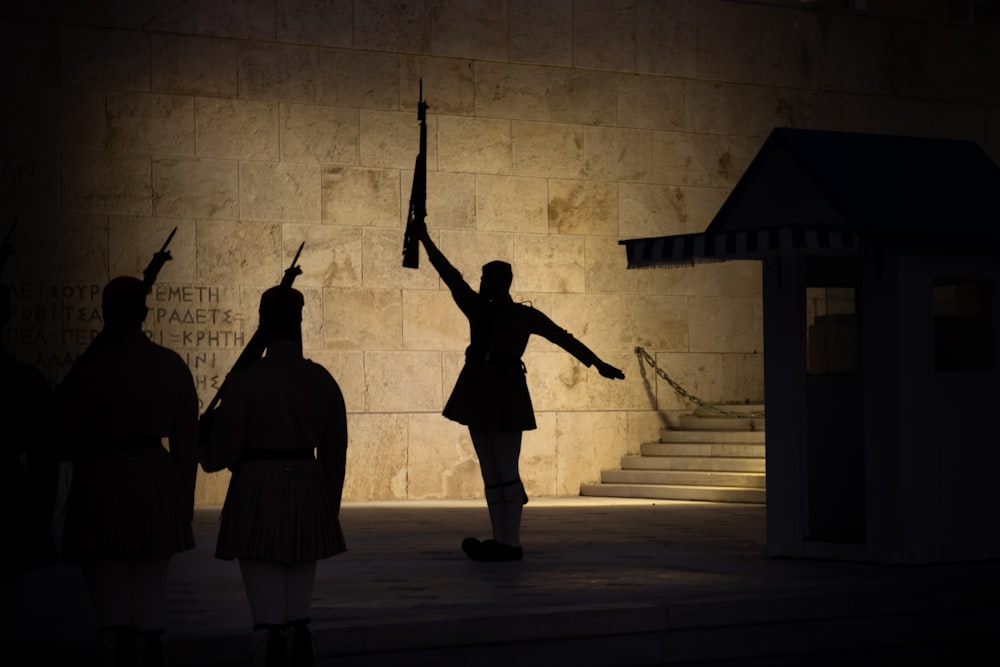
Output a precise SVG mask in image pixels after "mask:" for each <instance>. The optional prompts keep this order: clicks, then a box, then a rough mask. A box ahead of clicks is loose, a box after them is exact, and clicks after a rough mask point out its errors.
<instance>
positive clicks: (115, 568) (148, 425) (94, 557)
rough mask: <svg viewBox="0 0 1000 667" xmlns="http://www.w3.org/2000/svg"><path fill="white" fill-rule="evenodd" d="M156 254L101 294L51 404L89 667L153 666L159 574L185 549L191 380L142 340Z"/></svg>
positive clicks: (159, 657) (159, 620)
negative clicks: (84, 609)
mask: <svg viewBox="0 0 1000 667" xmlns="http://www.w3.org/2000/svg"><path fill="white" fill-rule="evenodd" d="M171 236H173V234H172V233H171ZM169 241H170V239H169V238H168V239H167V243H169ZM166 245H167V244H166V243H165V244H164V246H163V248H162V249H161V250H160V252H158V253H155V254H154V256H153V260H152V261H151V262H150V265H149V266H148V267H147V269H146V270H145V272H144V274H145V279H144V280H140V279H138V278H134V277H132V276H119V277H116V278H114V279H112V280H111V281H109V282H108V284H107V285H106V286H105V287H104V290H103V292H102V302H101V308H102V312H103V317H104V326H103V329H102V330H101V332H100V333H99V334H98V336H97V338H96V339H95V340H94V343H93V344H92V345H91V346H90V347H88V348H87V350H86V351H85V352H84V354H82V355H81V356H80V357H79V358H78V359H77V360H76V362H75V363H74V365H73V367H72V368H71V369H70V372H69V373H68V374H67V376H66V378H65V379H64V380H63V381H62V382H61V383H60V385H59V387H58V389H57V392H56V394H57V396H56V401H57V406H56V407H57V411H58V419H57V423H58V424H59V425H60V426H61V427H62V429H63V431H62V432H61V433H60V444H61V445H62V449H63V452H62V453H63V458H64V460H66V461H68V462H69V463H70V464H71V465H72V477H71V481H70V484H69V491H68V495H67V499H66V509H65V513H66V514H65V524H64V529H63V538H62V545H61V548H62V555H63V558H64V560H65V561H66V562H67V563H68V564H70V565H79V567H80V571H81V572H82V574H83V577H84V581H85V583H86V588H87V592H88V594H89V596H90V599H91V602H92V605H93V608H94V612H95V615H96V618H97V623H98V630H99V646H98V650H99V663H100V664H101V665H141V666H143V667H146V666H154V665H155V666H159V665H163V664H165V652H164V642H163V632H164V610H163V601H164V590H165V585H166V580H167V571H168V566H169V563H170V559H171V557H172V556H173V555H174V554H176V553H179V552H181V551H185V550H188V549H192V548H194V535H193V532H192V526H191V522H192V519H193V512H194V488H195V478H196V474H197V466H198V462H197V445H198V396H197V392H196V389H195V384H194V379H193V377H192V374H191V371H190V370H189V369H188V366H187V364H186V363H185V362H184V360H183V359H182V358H181V356H180V355H179V354H177V353H176V352H174V351H173V350H170V349H168V348H165V347H162V346H160V345H158V344H156V343H154V342H152V341H151V340H150V339H149V338H148V337H147V336H146V335H145V333H144V332H143V331H142V323H143V321H144V320H145V318H146V314H147V310H148V309H147V307H146V295H147V294H148V292H149V290H150V288H151V287H152V284H153V281H154V280H155V277H156V274H157V272H158V271H159V269H160V267H162V265H163V263H164V262H165V261H166V260H168V259H170V255H169V253H168V252H167V251H166ZM164 441H166V443H167V447H164V444H163V443H164Z"/></svg>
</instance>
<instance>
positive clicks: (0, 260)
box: [0, 218, 17, 278]
mask: <svg viewBox="0 0 1000 667" xmlns="http://www.w3.org/2000/svg"><path fill="white" fill-rule="evenodd" d="M15 227H17V218H14V222H12V223H10V229H8V230H7V236H5V237H4V238H3V245H2V246H0V278H2V277H3V269H4V267H5V266H7V259H8V258H9V257H10V256H11V255H13V254H14V243H13V242H12V241H11V238H12V237H13V236H14V228H15Z"/></svg>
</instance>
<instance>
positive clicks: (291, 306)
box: [260, 285, 305, 314]
mask: <svg viewBox="0 0 1000 667" xmlns="http://www.w3.org/2000/svg"><path fill="white" fill-rule="evenodd" d="M304 305H305V298H304V297H303V296H302V292H300V291H298V290H297V289H295V288H294V287H282V286H281V285H276V286H274V287H271V288H269V289H267V290H265V291H264V293H263V294H261V295H260V309H261V310H267V311H269V312H270V311H283V312H287V313H295V314H301V312H302V307H303V306H304Z"/></svg>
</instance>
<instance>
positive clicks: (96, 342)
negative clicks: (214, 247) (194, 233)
mask: <svg viewBox="0 0 1000 667" xmlns="http://www.w3.org/2000/svg"><path fill="white" fill-rule="evenodd" d="M176 233H177V228H176V227H174V228H173V230H172V231H171V232H170V235H169V236H167V240H166V241H164V242H163V245H162V246H161V247H160V249H159V250H158V251H157V252H154V253H153V258H152V259H150V260H149V264H147V265H146V268H145V269H143V270H142V287H143V290H142V299H143V301H145V299H146V295H147V294H149V292H150V291H151V290H152V289H153V283H155V282H156V276H157V275H159V273H160V269H162V268H163V265H164V264H166V263H167V261H168V260H170V259H173V257H171V256H170V251H169V250H167V246H168V245H170V240H171V239H173V238H174V234H176ZM137 305H138V304H137ZM114 335H115V334H114V332H110V331H108V328H107V326H105V327H104V328H103V329H101V330H100V332H98V334H97V335H96V336H94V338H93V340H91V341H90V345H88V346H87V349H85V350H84V351H83V352H82V353H81V354H80V356H79V357H78V359H77V361H79V359H82V358H84V357H86V356H87V355H88V354H89V353H90V352H91V351H92V350H95V349H97V348H98V347H99V346H100V345H103V344H104V341H105V340H107V339H108V338H109V337H111V338H114ZM75 367H76V364H74V365H73V366H72V367H70V369H69V372H68V373H67V374H66V377H65V378H63V380H62V384H65V383H66V382H67V381H68V380H69V377H70V376H71V375H72V374H73V369H74V368H75ZM60 386H61V385H60Z"/></svg>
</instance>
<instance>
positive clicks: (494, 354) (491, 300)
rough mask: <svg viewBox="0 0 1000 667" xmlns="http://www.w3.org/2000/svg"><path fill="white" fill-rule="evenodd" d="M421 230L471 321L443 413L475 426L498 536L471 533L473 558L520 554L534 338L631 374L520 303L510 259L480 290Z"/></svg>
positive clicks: (610, 372)
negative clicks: (527, 361) (528, 360)
mask: <svg viewBox="0 0 1000 667" xmlns="http://www.w3.org/2000/svg"><path fill="white" fill-rule="evenodd" d="M418 234H419V237H420V240H421V241H422V243H423V245H424V248H425V250H426V251H427V257H428V259H429V260H430V262H431V264H432V265H433V266H434V268H435V269H436V270H437V272H438V274H439V275H440V276H441V279H442V280H444V282H445V284H446V285H447V286H448V289H449V290H451V295H452V297H453V298H454V300H455V303H456V304H457V305H458V307H459V309H460V310H461V311H462V313H463V314H464V315H465V316H466V318H468V320H469V332H470V342H469V346H468V347H467V348H466V350H465V365H464V366H463V367H462V370H461V372H460V374H459V376H458V380H457V381H456V382H455V387H454V389H453V390H452V392H451V395H450V396H449V398H448V401H447V403H446V404H445V407H444V411H443V415H444V416H445V417H447V418H448V419H451V420H453V421H456V422H458V423H460V424H464V425H466V426H468V427H469V435H470V436H471V438H472V444H473V447H474V448H475V450H476V456H477V457H478V458H479V467H480V472H481V473H482V477H483V484H484V486H485V495H486V505H487V507H488V509H489V515H490V523H491V526H492V531H493V534H492V537H491V538H490V539H486V540H483V541H480V540H479V539H477V538H475V537H468V538H466V539H465V540H464V541H463V542H462V549H463V550H464V551H465V553H466V555H468V556H469V558H472V559H473V560H482V561H509V560H520V559H521V558H523V555H524V551H523V548H522V546H521V514H522V506H523V505H524V504H525V503H527V502H528V496H527V494H526V493H525V490H524V485H523V484H522V483H521V475H520V471H519V459H520V455H521V435H522V433H523V431H528V430H532V429H534V428H536V424H535V414H534V410H533V407H532V404H531V396H530V394H529V392H528V383H527V379H526V376H525V373H526V369H525V366H524V363H523V362H522V361H521V355H522V354H524V350H525V348H526V347H527V345H528V339H529V338H530V337H531V336H532V335H533V334H534V335H538V336H541V337H543V338H545V339H547V340H549V341H551V342H552V343H554V344H556V345H558V346H559V347H561V348H563V349H564V350H566V351H567V352H569V353H570V354H572V355H573V356H574V357H576V359H578V360H579V361H580V362H581V363H582V364H584V365H585V366H588V367H589V366H594V367H596V368H597V370H598V372H599V373H600V374H601V375H602V376H603V377H606V378H611V379H616V378H617V379H623V378H624V377H625V374H624V373H622V371H620V370H619V369H617V368H615V367H614V366H612V365H610V364H608V363H605V362H604V361H602V360H601V359H600V358H599V357H598V356H597V355H596V354H594V352H592V351H591V350H590V348H588V347H587V346H586V345H584V344H583V343H581V342H580V341H579V340H577V339H576V338H574V337H573V335H572V334H570V333H569V332H568V331H566V330H565V329H563V328H562V327H560V326H558V325H557V324H556V323H555V322H553V321H552V320H551V319H549V317H548V316H546V315H545V314H544V313H542V312H541V311H539V310H536V309H535V308H532V307H531V306H529V305H525V304H520V303H515V302H514V301H513V299H511V296H510V286H511V282H512V281H513V272H512V269H511V266H510V264H508V263H506V262H501V261H493V262H489V263H487V264H485V265H483V269H482V276H481V278H480V281H479V291H478V292H476V291H475V290H473V289H472V287H470V286H469V284H468V283H467V282H466V281H465V279H464V278H463V277H462V275H461V273H459V271H458V270H457V269H456V268H455V267H454V266H452V265H451V263H450V262H449V261H448V260H447V258H445V256H444V254H443V253H442V252H441V251H440V250H439V249H438V247H437V246H436V245H435V244H434V242H433V241H432V240H431V237H430V235H429V234H428V233H427V226H426V225H425V224H422V223H421V225H420V227H419V231H418Z"/></svg>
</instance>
